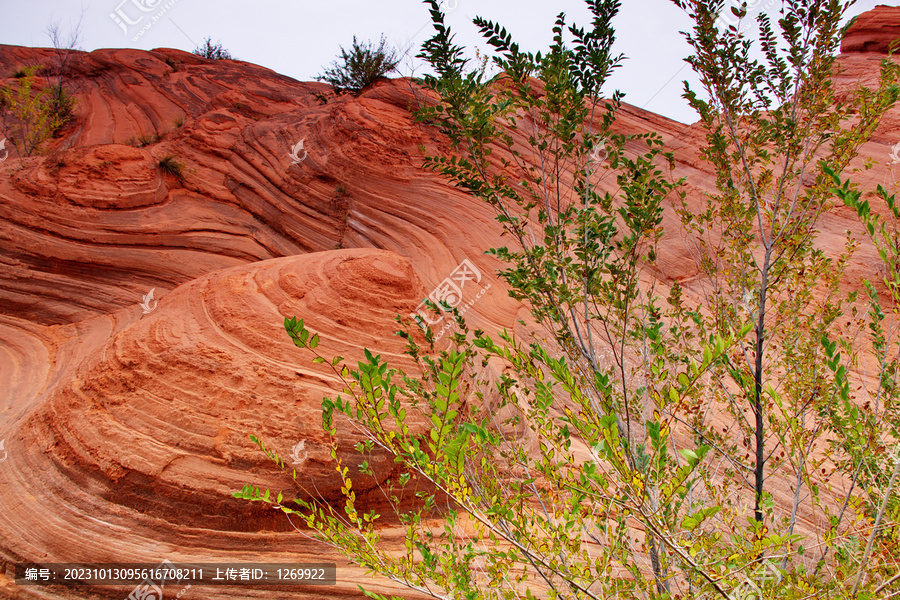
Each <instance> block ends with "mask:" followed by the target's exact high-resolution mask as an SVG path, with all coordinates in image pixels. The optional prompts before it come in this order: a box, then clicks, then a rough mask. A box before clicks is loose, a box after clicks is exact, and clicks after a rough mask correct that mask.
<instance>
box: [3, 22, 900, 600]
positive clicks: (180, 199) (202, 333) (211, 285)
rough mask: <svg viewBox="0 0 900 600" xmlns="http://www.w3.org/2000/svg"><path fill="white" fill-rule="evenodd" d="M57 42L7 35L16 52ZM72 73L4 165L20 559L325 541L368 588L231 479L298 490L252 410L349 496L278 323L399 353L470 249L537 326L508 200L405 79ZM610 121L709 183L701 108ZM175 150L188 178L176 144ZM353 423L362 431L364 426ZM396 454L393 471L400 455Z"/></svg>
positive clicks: (147, 55)
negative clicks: (500, 209) (40, 137)
mask: <svg viewBox="0 0 900 600" xmlns="http://www.w3.org/2000/svg"><path fill="white" fill-rule="evenodd" d="M898 14H900V11H898V10H896V9H894V10H888V9H887V8H886V7H879V9H877V10H876V11H873V12H872V13H868V14H867V15H863V16H861V17H860V18H859V19H858V20H857V22H856V23H855V24H854V26H853V28H851V30H850V33H849V34H848V36H847V40H846V41H845V44H844V48H843V50H844V52H846V54H844V55H843V56H842V57H841V59H840V65H841V67H842V69H843V71H842V72H841V74H840V75H839V77H838V83H839V85H840V86H844V87H845V88H846V87H847V86H852V85H855V84H856V83H858V82H862V83H871V82H872V81H874V78H876V77H877V68H878V63H879V60H880V59H881V58H882V56H883V55H882V54H880V53H882V52H883V51H884V47H885V44H886V40H887V38H889V37H890V36H892V35H894V34H893V33H891V31H894V32H896V30H897V29H896V26H893V29H890V28H881V29H879V26H878V25H877V23H882V22H885V19H889V21H888V22H892V23H897V22H898V21H900V16H898ZM885 15H887V16H885ZM885 32H886V33H885ZM860 50H864V51H865V53H864V54H863V53H859V51H860ZM49 59H50V53H49V52H48V51H46V50H39V49H29V48H20V47H10V46H0V73H11V72H12V71H13V70H14V69H16V68H18V67H20V66H22V65H28V64H41V63H42V62H45V61H47V60H49ZM67 77H68V78H69V79H70V81H72V82H73V83H74V85H75V86H76V89H77V97H78V101H79V103H78V106H77V117H78V118H77V122H76V124H75V125H74V126H72V127H70V128H69V129H67V130H66V132H64V135H63V137H61V138H60V139H58V140H54V141H53V143H52V144H51V148H50V151H49V152H48V153H47V154H46V155H44V156H38V157H32V158H25V159H19V158H18V157H11V158H10V159H9V160H7V161H5V162H3V163H0V440H3V441H4V442H5V448H4V451H5V453H6V454H5V456H6V458H5V459H4V460H3V462H0V565H9V564H11V563H14V562H19V561H25V560H29V561H44V562H71V561H86V562H142V563H153V564H157V563H159V562H160V561H161V560H163V559H165V558H168V559H169V560H172V561H174V562H191V561H193V562H226V561H245V562H246V561H254V562H301V561H306V562H314V561H326V560H330V561H337V562H338V564H339V571H338V586H336V587H335V588H331V589H329V590H328V594H327V595H328V596H329V597H340V596H346V597H359V593H358V591H357V590H356V581H357V580H359V578H360V576H361V570H359V569H356V568H353V567H350V566H347V565H346V562H344V561H342V560H340V558H339V557H337V556H336V555H334V554H332V553H331V552H330V551H329V550H328V549H327V548H325V547H324V546H322V545H320V544H318V543H316V542H314V541H311V540H309V539H308V538H307V537H304V536H302V535H299V534H297V533H296V532H294V531H293V530H292V529H291V526H290V524H289V523H287V522H286V521H285V519H284V518H282V517H281V516H280V514H279V513H275V514H273V511H271V509H268V510H267V509H265V508H260V507H259V506H256V505H249V504H247V503H245V502H243V501H238V500H234V499H232V498H231V496H230V494H231V492H233V491H235V490H237V489H239V488H240V487H241V486H242V485H243V484H244V483H254V484H257V485H263V486H265V485H269V486H272V487H275V488H278V489H286V488H285V487H284V485H283V480H282V479H279V478H278V475H277V473H276V472H275V470H274V469H273V468H272V465H271V463H269V462H268V461H267V460H266V459H265V458H264V457H262V456H261V454H260V453H259V452H258V450H257V449H256V447H255V446H254V445H253V444H252V443H251V442H250V441H249V439H248V435H249V434H256V435H258V436H260V437H261V438H263V439H264V440H265V441H266V443H267V445H268V446H269V447H271V448H273V449H275V450H277V451H279V453H281V454H282V456H284V457H286V459H289V460H288V462H292V461H296V463H297V465H298V467H299V468H298V471H299V472H300V473H301V479H302V481H303V483H304V484H305V485H313V484H315V485H317V486H318V489H319V491H322V492H324V494H325V495H326V496H328V495H329V494H334V489H333V487H334V479H333V477H332V476H331V471H330V463H329V461H328V456H327V454H326V453H325V451H324V449H323V446H322V442H323V437H322V434H321V431H320V430H321V428H320V416H319V405H320V401H321V397H322V396H323V395H327V394H331V393H333V392H334V390H335V389H336V387H337V386H336V382H335V381H334V379H333V378H332V377H331V376H330V375H329V374H328V372H327V371H325V370H324V369H319V368H316V367H315V366H314V365H311V363H310V361H309V356H307V355H305V354H304V353H303V352H300V351H299V350H297V349H296V348H294V346H293V345H292V344H291V343H290V340H289V339H288V338H287V336H286V335H285V334H284V332H283V330H282V328H281V321H282V319H283V318H284V317H286V316H294V315H297V316H301V317H305V318H306V320H307V323H308V325H309V326H310V327H311V328H313V329H315V330H317V331H319V332H321V336H322V340H323V343H322V344H323V347H324V348H325V350H326V353H327V354H328V353H336V354H341V355H343V356H345V357H348V359H349V360H351V361H354V360H357V359H358V358H360V357H361V355H362V348H363V347H368V348H372V349H375V350H376V351H378V352H380V353H382V354H383V355H385V356H389V357H390V358H391V359H392V360H394V361H400V362H401V363H402V361H403V356H402V345H401V344H399V343H398V339H397V338H396V337H394V336H393V335H392V334H393V331H394V329H395V324H394V323H393V316H394V314H396V313H401V314H405V313H408V312H409V311H411V310H413V309H415V307H416V305H417V304H418V301H419V300H420V299H421V298H422V297H424V296H425V294H426V293H427V292H428V291H429V290H431V289H432V288H433V287H434V286H435V285H436V284H437V283H439V282H440V281H441V280H443V279H444V278H445V277H447V276H448V275H449V274H450V272H451V271H453V269H454V268H455V267H456V266H457V265H458V264H459V263H460V262H461V261H462V260H463V259H468V260H470V261H471V262H472V263H473V264H474V265H475V266H476V267H477V268H478V269H479V271H480V272H481V273H482V275H483V277H484V280H483V281H482V283H481V286H485V285H486V284H487V283H491V284H492V287H491V289H490V290H488V292H487V293H486V295H485V296H484V297H483V298H482V299H481V300H479V302H478V303H477V304H476V305H475V306H473V307H472V308H471V309H470V310H469V312H467V315H466V316H467V318H468V319H470V321H471V323H472V324H473V325H475V326H477V327H482V328H489V329H496V328H499V327H508V328H513V329H515V328H519V330H520V331H521V326H519V325H517V319H522V318H525V319H527V316H528V313H527V311H526V310H525V309H524V308H523V307H522V306H521V305H520V304H519V303H517V302H515V301H512V300H511V299H509V298H508V297H507V296H506V293H505V291H504V289H503V287H502V285H501V284H500V281H499V279H498V278H497V277H496V275H495V272H496V270H497V269H498V267H499V266H500V265H499V264H498V263H497V262H496V261H495V260H493V259H492V258H489V257H486V256H484V252H485V251H486V250H487V249H488V248H491V247H493V246H498V245H502V243H503V242H502V240H501V239H500V237H499V233H500V228H499V226H498V225H497V224H496V223H495V222H494V219H493V214H492V212H491V209H490V208H488V207H486V206H485V205H484V204H482V203H481V202H479V201H477V200H474V199H472V198H470V197H468V196H466V195H465V194H462V193H461V192H459V191H458V190H456V189H454V188H453V187H452V186H450V185H448V184H447V183H446V182H445V181H442V180H441V179H439V178H438V177H436V176H435V175H433V174H431V173H428V172H425V171H423V170H422V169H421V168H420V165H421V162H422V158H423V153H422V151H421V150H420V149H419V148H420V146H422V147H424V148H425V149H426V152H430V153H434V152H438V151H441V150H445V149H446V146H445V144H444V142H443V141H441V140H440V138H439V136H438V135H437V133H436V132H435V131H434V130H432V129H429V128H427V127H425V126H418V125H415V124H414V123H413V121H412V119H411V117H410V114H409V111H408V107H409V106H410V105H411V104H413V103H414V102H415V101H416V97H415V92H414V90H413V89H412V88H411V87H410V85H409V84H408V82H406V81H403V80H396V81H391V82H382V83H379V84H377V85H376V86H374V87H373V88H372V89H370V90H368V91H367V92H366V93H364V94H363V95H362V96H360V97H359V98H351V97H341V98H337V99H332V100H330V101H329V102H328V103H327V104H324V105H323V104H320V103H319V102H318V101H317V100H316V99H315V98H314V96H313V94H314V93H326V92H327V91H328V89H327V86H324V85H322V84H314V83H300V82H297V81H294V80H292V79H289V78H287V77H284V76H281V75H278V74H276V73H274V72H272V71H269V70H267V69H264V68H262V67H258V66H255V65H250V64H247V63H241V62H234V61H221V62H212V61H207V60H204V59H201V58H198V57H195V56H193V55H190V54H187V53H184V52H180V51H177V50H167V49H158V50H155V51H152V52H143V51H136V50H98V51H95V52H91V53H77V54H75V55H74V57H73V59H72V61H71V63H70V67H69V72H68V73H67ZM4 83H9V80H7V81H6V82H4ZM182 121H183V124H181V125H179V124H178V123H180V122H182ZM616 127H617V128H618V129H619V130H620V131H623V132H630V133H638V132H644V131H657V132H660V133H661V134H662V135H663V136H664V137H665V138H666V140H667V145H668V146H669V148H671V149H672V150H674V151H675V153H676V157H677V168H676V171H675V173H674V174H675V175H676V176H687V177H688V178H689V183H688V186H687V191H688V194H689V197H692V198H699V197H700V195H701V194H702V193H703V192H704V191H705V190H708V189H710V188H711V186H712V185H713V183H714V181H713V177H712V175H711V173H710V171H709V167H708V165H706V164H704V163H703V162H702V161H701V159H700V156H699V151H698V148H699V147H700V145H701V140H702V133H701V132H700V131H699V130H698V129H697V128H695V127H689V126H685V125H682V124H679V123H676V122H673V121H670V120H667V119H665V118H663V117H660V116H657V115H654V114H652V113H647V112H646V111H642V110H639V109H636V108H633V107H629V106H627V105H626V106H625V107H624V108H623V110H622V112H621V114H620V118H619V121H618V122H617V125H616ZM157 136H158V137H157ZM300 141H303V151H301V152H299V153H297V154H295V156H297V158H301V157H303V153H304V152H305V158H303V160H301V161H299V162H295V160H294V159H293V158H292V156H291V150H292V148H294V147H295V146H296V144H298V142H300ZM897 142H900V109H895V110H894V111H892V112H891V114H890V115H888V117H887V118H886V119H885V121H884V122H883V124H882V126H881V128H880V129H879V131H878V132H877V133H876V134H875V136H874V137H873V139H872V141H871V142H870V143H869V144H867V145H866V146H865V147H864V148H863V152H862V156H861V157H860V160H859V163H858V164H862V161H863V160H864V159H871V160H872V161H874V163H875V164H876V167H875V168H874V169H872V170H871V171H868V172H866V173H864V174H863V175H862V180H861V181H862V183H864V184H868V185H874V184H875V183H893V182H894V181H895V173H894V169H895V168H896V166H894V165H890V164H889V162H890V160H891V158H890V154H891V151H892V148H893V147H894V145H895V144H896V143H897ZM170 155H171V156H174V157H175V158H176V160H178V161H180V162H182V163H183V164H184V166H185V176H184V178H183V180H179V179H178V178H175V177H172V176H171V175H167V174H165V173H164V172H163V171H162V170H161V169H160V168H159V166H158V163H159V161H160V160H161V159H163V158H164V157H166V156H170ZM666 219H667V220H666V225H667V226H668V227H670V228H671V230H672V231H677V227H675V224H676V221H675V218H674V216H673V215H672V214H668V215H667V217H666ZM821 227H822V232H823V238H822V239H823V244H825V245H829V244H832V245H833V247H834V248H835V249H839V248H840V247H841V243H842V240H843V235H844V231H846V229H848V228H857V227H858V224H857V221H856V219H855V217H854V216H853V215H851V214H850V213H849V211H846V210H844V209H838V210H835V211H834V212H833V213H832V214H829V215H827V216H826V217H825V218H824V219H823V221H822V225H821ZM662 251H663V252H662V255H661V259H660V265H661V273H660V275H661V276H662V277H663V278H664V279H668V280H670V281H674V280H679V281H682V282H688V283H689V282H690V281H691V280H692V279H693V278H694V277H695V276H696V275H697V269H696V266H695V264H694V261H693V258H692V257H691V255H690V252H689V251H688V249H687V248H686V247H685V245H684V244H683V242H682V240H681V239H680V238H679V237H678V236H677V235H670V236H669V237H668V238H666V240H665V241H664V244H663V249H662ZM871 256H872V252H871V249H863V250H862V251H861V252H860V253H859V255H858V256H857V262H856V263H855V264H854V267H853V269H854V273H855V274H860V275H861V274H865V273H870V272H871V271H870V267H869V266H868V265H871V264H872V261H871V260H870V258H871ZM151 289H153V290H154V295H155V297H154V299H153V300H150V299H145V296H146V295H147V294H148V292H149V291H150V290H151ZM142 304H143V306H144V308H142ZM145 311H146V313H145ZM300 442H303V445H302V446H298V444H299V443H300ZM353 442H354V438H353V437H352V435H351V434H350V433H349V432H348V433H347V438H346V441H345V443H344V446H345V448H346V447H349V446H350V445H351V444H352V443H353ZM295 448H297V450H296V451H294V449H295ZM292 454H294V456H293V457H292V456H291V455H292ZM2 456H4V455H3V454H2V453H0V457H2ZM376 462H377V461H376ZM376 466H378V467H379V477H388V476H389V475H390V463H389V462H388V461H381V463H379V464H378V465H376ZM370 501H371V502H372V503H375V502H377V500H376V499H375V498H370ZM801 517H802V515H801ZM373 587H375V588H376V589H378V586H377V585H374V586H373ZM384 589H390V588H389V587H388V588H384ZM39 591H40V593H41V594H42V595H40V597H42V598H73V597H85V598H87V597H97V598H101V597H103V598H106V597H123V596H124V595H125V594H123V593H121V592H122V591H123V590H112V591H111V590H109V589H106V590H92V591H89V592H88V591H78V592H74V591H72V590H69V589H66V588H52V589H47V588H41V589H40V590H39ZM124 592H125V593H126V594H127V592H128V590H124ZM216 593H217V597H223V598H268V597H271V592H270V591H266V590H259V589H253V588H217V592H216ZM13 596H15V597H34V598H37V597H39V596H38V590H37V589H36V588H35V589H27V590H23V589H21V588H17V587H15V586H13V585H12V584H11V582H10V581H9V579H8V578H6V577H4V575H3V569H2V568H0V597H13ZM279 597H290V598H297V599H301V598H318V597H321V593H320V590H317V589H307V590H300V591H295V592H290V593H280V596H279Z"/></svg>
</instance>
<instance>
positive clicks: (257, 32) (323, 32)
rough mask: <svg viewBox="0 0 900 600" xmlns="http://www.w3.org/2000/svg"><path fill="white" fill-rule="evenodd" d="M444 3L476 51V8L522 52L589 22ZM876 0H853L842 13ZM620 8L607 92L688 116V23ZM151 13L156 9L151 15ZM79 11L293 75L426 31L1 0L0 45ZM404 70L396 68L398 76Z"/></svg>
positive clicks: (363, 16)
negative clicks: (373, 43)
mask: <svg viewBox="0 0 900 600" xmlns="http://www.w3.org/2000/svg"><path fill="white" fill-rule="evenodd" d="M444 2H445V3H446V7H447V9H448V11H447V12H448V17H447V22H448V24H449V25H450V26H451V27H452V28H453V30H454V31H456V32H457V34H458V35H457V43H461V44H463V45H465V46H467V47H474V46H476V45H477V46H480V47H482V48H484V44H483V42H482V40H481V38H480V36H479V35H478V31H477V29H476V28H475V26H474V25H472V17H474V16H476V15H479V16H482V17H485V18H487V19H490V20H493V21H499V22H500V23H501V24H502V25H504V26H505V27H506V28H507V30H508V31H510V32H511V33H512V34H513V36H514V39H515V40H516V41H518V42H519V44H520V46H522V47H523V48H524V49H526V50H531V51H538V50H543V49H544V48H546V47H547V46H548V45H549V43H550V39H551V36H552V33H551V27H552V25H553V20H554V18H555V16H556V15H557V14H558V13H559V12H565V13H566V15H567V17H568V22H570V23H571V22H573V21H574V22H575V23H577V24H579V25H582V26H588V25H589V24H590V18H589V16H590V15H589V13H588V11H587V8H586V6H585V4H584V2H583V1H581V0H551V1H543V2H538V1H535V0H444ZM729 2H731V3H734V4H737V3H738V0H729ZM884 3H885V2H884V1H882V2H878V1H877V0H860V1H859V2H857V4H856V5H855V6H854V7H853V8H852V9H851V10H852V14H859V13H861V12H864V11H866V10H870V9H872V8H874V7H875V5H876V4H884ZM889 4H894V2H889ZM622 5H623V6H622V9H621V11H620V13H619V15H618V16H617V17H616V20H615V25H616V30H617V38H618V40H617V50H618V51H619V52H622V53H624V54H625V55H626V56H627V57H628V60H627V61H626V63H625V65H624V66H623V67H622V68H621V69H620V70H619V71H618V72H617V74H616V75H615V76H614V78H613V79H612V81H611V82H610V83H609V87H608V88H607V90H606V91H607V92H609V91H612V89H615V88H618V89H620V90H622V91H623V92H625V94H626V96H625V101H626V102H629V103H631V104H634V105H635V106H639V107H642V108H646V109H648V110H651V111H653V112H656V113H659V114H662V115H666V116H668V117H670V118H673V119H676V120H679V121H682V122H688V123H690V122H693V121H694V120H695V115H694V113H693V111H692V110H691V109H690V108H689V107H688V106H687V104H686V102H685V101H684V100H683V99H682V98H681V93H682V83H681V82H682V81H683V80H684V79H688V80H691V79H692V77H691V75H692V74H691V71H690V68H689V67H687V66H686V65H685V63H684V62H683V58H684V56H685V55H686V54H687V52H688V48H687V45H686V44H685V42H684V40H683V38H682V36H681V35H680V33H679V32H680V31H683V30H685V29H688V28H689V26H690V23H689V21H688V19H687V18H686V17H685V15H684V14H683V13H682V12H681V11H680V10H679V9H678V8H677V7H675V6H674V5H673V4H672V3H671V1H670V0H623V2H622ZM748 6H749V7H750V8H751V9H752V10H751V12H753V11H758V10H767V11H768V12H770V13H772V14H773V15H774V14H775V12H776V11H777V10H778V8H779V7H780V6H781V1H780V0H749V2H748ZM160 15H161V16H160ZM154 17H158V18H157V20H156V21H155V22H154V21H153V19H154ZM79 18H81V21H82V30H83V36H82V42H81V47H82V48H83V49H84V50H95V49H97V48H113V47H119V48H125V47H130V48H141V49H145V50H149V49H152V48H160V47H169V48H180V49H183V50H188V51H190V50H192V49H193V48H194V47H195V46H197V45H199V44H200V43H201V42H202V41H203V39H204V38H206V37H207V36H211V37H212V38H213V41H217V40H219V41H221V42H222V44H223V45H224V46H225V47H226V48H227V49H228V50H230V51H231V53H232V54H233V55H234V57H235V58H238V59H241V60H246V61H249V62H253V63H256V64H259V65H263V66H265V67H268V68H270V69H273V70H275V71H278V72H279V73H283V74H285V75H288V76H290V77H293V78H295V79H299V80H303V81H309V80H311V79H313V78H314V77H315V76H316V75H317V74H319V73H321V72H322V70H323V68H324V67H326V66H328V65H330V63H331V61H332V60H334V58H335V55H336V54H338V52H339V47H340V46H344V47H349V45H350V43H351V40H352V38H353V36H354V35H356V36H357V38H358V39H360V40H366V39H372V40H377V39H378V38H379V37H380V36H381V35H382V34H384V35H385V37H386V38H387V40H388V41H389V42H390V43H392V44H393V45H394V46H397V47H403V48H406V47H411V48H412V50H411V51H410V56H414V55H415V54H417V53H418V49H419V46H420V44H421V43H422V42H423V41H424V40H425V39H427V38H428V37H430V35H431V32H432V29H431V27H430V20H429V15H428V10H427V8H426V6H425V5H424V4H423V3H422V2H419V1H418V0H377V1H373V0H317V1H313V0H253V1H252V2H248V1H246V0H242V1H239V0H24V1H19V0H0V43H2V44H13V45H21V46H48V45H49V40H48V37H47V34H46V29H47V26H48V24H50V23H52V22H54V21H59V22H60V25H61V30H63V31H67V30H68V29H70V28H71V27H73V26H74V25H75V24H77V22H78V21H79ZM117 20H118V21H119V23H117V22H116V21H117ZM148 26H149V27H148ZM142 30H143V32H142ZM135 38H137V39H135ZM415 62H418V61H415ZM411 66H412V63H409V66H404V67H403V68H402V70H401V72H402V73H403V74H406V75H408V74H409V72H410V67H411ZM418 72H419V73H421V67H419V71H418Z"/></svg>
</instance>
